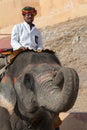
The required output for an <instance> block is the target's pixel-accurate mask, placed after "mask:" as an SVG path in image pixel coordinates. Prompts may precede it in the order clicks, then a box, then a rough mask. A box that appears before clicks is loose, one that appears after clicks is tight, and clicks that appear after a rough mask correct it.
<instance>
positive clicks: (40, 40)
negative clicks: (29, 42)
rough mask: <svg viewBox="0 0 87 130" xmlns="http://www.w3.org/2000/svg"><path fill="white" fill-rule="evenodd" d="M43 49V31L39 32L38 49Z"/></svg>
mask: <svg viewBox="0 0 87 130" xmlns="http://www.w3.org/2000/svg"><path fill="white" fill-rule="evenodd" d="M42 49H43V45H42V35H41V32H39V33H38V47H37V50H42Z"/></svg>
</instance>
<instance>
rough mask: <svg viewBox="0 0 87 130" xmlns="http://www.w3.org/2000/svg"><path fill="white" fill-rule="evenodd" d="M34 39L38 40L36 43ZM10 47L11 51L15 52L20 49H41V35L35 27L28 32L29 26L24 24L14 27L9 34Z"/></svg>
mask: <svg viewBox="0 0 87 130" xmlns="http://www.w3.org/2000/svg"><path fill="white" fill-rule="evenodd" d="M36 38H38V43H37V42H36ZM11 46H12V48H13V50H17V49H19V48H20V47H25V48H28V49H33V50H38V49H42V36H41V33H40V31H39V30H38V29H37V28H36V27H35V26H33V27H32V29H31V30H30V26H29V24H27V23H26V22H23V23H20V24H17V25H14V27H13V29H12V34H11Z"/></svg>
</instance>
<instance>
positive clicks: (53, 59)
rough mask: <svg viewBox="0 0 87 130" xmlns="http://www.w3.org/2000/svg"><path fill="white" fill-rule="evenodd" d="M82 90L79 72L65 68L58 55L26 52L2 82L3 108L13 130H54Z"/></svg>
mask: <svg viewBox="0 0 87 130" xmlns="http://www.w3.org/2000/svg"><path fill="white" fill-rule="evenodd" d="M78 90H79V76H78V74H77V72H76V70H75V69H73V68H69V67H63V66H62V65H61V62H60V60H59V59H58V57H57V56H56V54H55V52H53V51H51V50H42V52H36V51H34V50H25V51H22V52H20V53H19V54H18V55H17V56H16V57H15V58H14V60H13V61H12V63H10V65H9V66H8V68H7V70H6V72H5V76H4V77H3V79H2V80H1V83H0V106H1V107H4V108H5V109H6V110H8V113H9V114H10V123H11V129H12V130H20V129H21V130H22V129H23V130H44V129H47V130H54V129H55V127H54V124H55V118H56V117H57V115H58V114H59V113H60V112H66V111H68V110H69V109H71V108H72V107H73V105H74V103H75V101H76V98H77V95H78ZM2 130H3V129H2ZM9 130H10V129H9Z"/></svg>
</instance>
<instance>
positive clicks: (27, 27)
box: [23, 22, 35, 33]
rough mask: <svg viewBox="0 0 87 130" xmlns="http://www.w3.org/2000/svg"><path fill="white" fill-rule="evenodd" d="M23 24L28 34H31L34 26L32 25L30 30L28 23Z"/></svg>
mask: <svg viewBox="0 0 87 130" xmlns="http://www.w3.org/2000/svg"><path fill="white" fill-rule="evenodd" d="M23 24H24V26H25V27H26V29H27V30H28V32H29V33H31V32H32V31H33V30H34V29H35V25H34V24H32V29H31V28H30V26H29V24H28V23H26V22H24V23H23Z"/></svg>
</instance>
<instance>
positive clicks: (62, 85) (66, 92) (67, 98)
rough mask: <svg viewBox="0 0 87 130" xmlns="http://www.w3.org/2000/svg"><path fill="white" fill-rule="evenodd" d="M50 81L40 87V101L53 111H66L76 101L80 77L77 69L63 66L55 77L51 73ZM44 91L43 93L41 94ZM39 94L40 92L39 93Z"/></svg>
mask: <svg viewBox="0 0 87 130" xmlns="http://www.w3.org/2000/svg"><path fill="white" fill-rule="evenodd" d="M48 78H49V81H47V82H44V83H43V84H42V85H41V88H43V89H42V90H41V88H40V89H39V96H37V98H38V102H39V104H40V106H42V105H44V106H45V107H46V108H47V109H49V110H51V111H53V112H57V113H59V112H65V111H67V110H69V109H70V108H72V106H73V105H74V103H75V100H76V97H77V94H78V88H79V78H78V75H77V73H76V71H75V70H73V69H71V68H62V69H60V70H59V71H57V74H56V75H55V77H54V78H52V75H50V77H48ZM41 91H43V94H41ZM37 95H38V94H37Z"/></svg>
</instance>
